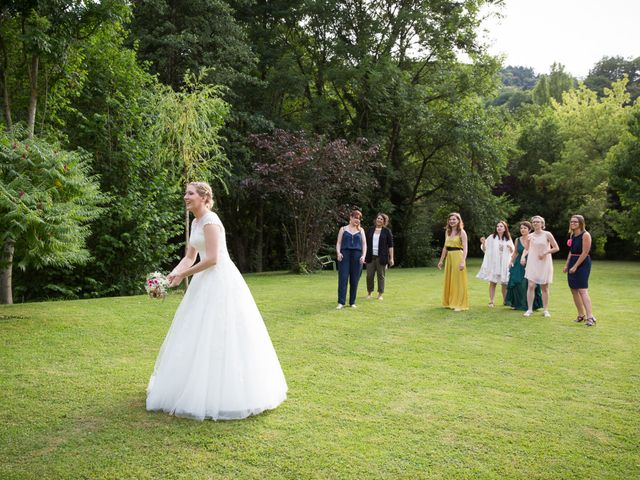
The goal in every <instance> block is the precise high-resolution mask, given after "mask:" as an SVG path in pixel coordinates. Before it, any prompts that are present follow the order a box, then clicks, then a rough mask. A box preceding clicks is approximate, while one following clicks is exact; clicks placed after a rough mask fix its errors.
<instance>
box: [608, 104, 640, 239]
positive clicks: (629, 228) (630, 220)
mask: <svg viewBox="0 0 640 480" xmlns="http://www.w3.org/2000/svg"><path fill="white" fill-rule="evenodd" d="M628 126H629V130H628V134H627V135H626V136H625V137H624V138H623V140H622V141H621V142H620V143H619V144H618V145H616V146H615V147H614V148H613V149H612V151H611V161H612V165H611V185H610V186H611V189H612V190H613V191H614V192H615V194H616V195H617V197H618V198H619V200H620V208H619V209H615V210H613V209H612V210H610V211H609V214H610V215H611V217H612V225H613V228H614V229H615V231H616V232H617V233H618V234H619V235H620V237H622V238H623V239H624V240H628V241H630V242H632V243H633V244H634V245H635V248H636V250H637V249H638V248H640V103H638V102H636V103H635V106H634V108H633V111H632V114H631V115H630V118H629V124H628Z"/></svg>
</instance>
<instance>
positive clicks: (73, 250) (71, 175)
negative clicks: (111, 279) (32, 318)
mask: <svg viewBox="0 0 640 480" xmlns="http://www.w3.org/2000/svg"><path fill="white" fill-rule="evenodd" d="M19 130H20V129H18V132H17V133H15V134H14V133H6V132H2V133H0V232H2V233H1V236H0V241H1V242H2V245H3V247H4V251H3V255H2V257H1V258H0V270H1V271H2V276H1V277H0V303H5V304H8V303H13V289H12V271H13V268H14V265H15V264H16V260H17V266H18V267H19V268H21V269H25V268H27V267H33V268H36V269H39V268H43V267H47V266H64V267H69V266H71V265H73V264H78V263H83V262H86V261H87V260H88V259H89V252H88V251H87V249H86V248H85V239H86V237H87V236H88V234H89V232H90V230H89V227H88V223H89V222H90V221H91V220H93V219H95V218H96V217H97V216H98V214H99V212H100V208H99V204H100V203H101V201H104V198H103V197H102V196H101V195H100V192H99V190H98V182H97V181H96V179H95V178H92V177H91V176H90V175H89V167H88V162H87V158H86V155H82V154H81V153H79V152H69V151H65V150H63V149H62V148H60V145H59V144H57V143H51V142H48V141H45V140H41V139H39V138H33V137H29V134H28V133H27V132H24V133H23V132H20V131H19Z"/></svg>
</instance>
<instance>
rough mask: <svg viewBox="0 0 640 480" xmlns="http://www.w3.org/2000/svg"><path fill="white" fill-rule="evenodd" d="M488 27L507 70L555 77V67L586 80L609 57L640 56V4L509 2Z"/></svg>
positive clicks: (631, 0)
mask: <svg viewBox="0 0 640 480" xmlns="http://www.w3.org/2000/svg"><path fill="white" fill-rule="evenodd" d="M500 11H501V12H502V15H503V17H502V18H501V19H496V18H495V17H494V18H489V19H487V20H486V21H485V22H484V23H483V27H484V29H485V30H487V33H485V34H484V38H485V41H486V43H487V44H488V45H490V47H489V52H490V53H491V54H493V55H500V54H504V55H506V58H505V61H504V65H513V66H524V67H532V68H533V69H534V71H535V73H536V74H540V73H549V70H550V67H551V64H552V63H553V62H558V63H562V64H563V65H564V66H565V71H567V72H568V73H570V74H571V75H573V76H575V77H578V78H584V77H586V76H587V75H588V73H589V70H590V69H591V68H593V66H594V65H595V63H596V62H597V61H599V60H600V59H602V57H604V56H609V57H612V56H622V57H624V58H629V57H632V58H636V57H640V0H505V6H504V7H503V8H502V9H501V10H500Z"/></svg>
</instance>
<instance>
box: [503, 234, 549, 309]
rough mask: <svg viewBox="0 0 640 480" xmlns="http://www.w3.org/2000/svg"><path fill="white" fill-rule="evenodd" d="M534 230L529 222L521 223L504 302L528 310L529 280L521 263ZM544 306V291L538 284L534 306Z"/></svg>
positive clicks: (535, 307)
mask: <svg viewBox="0 0 640 480" xmlns="http://www.w3.org/2000/svg"><path fill="white" fill-rule="evenodd" d="M532 230H533V226H532V225H531V223H529V222H521V223H520V238H518V239H517V240H516V241H515V244H516V248H515V250H514V251H513V255H512V256H511V269H510V270H509V284H508V285H507V296H506V298H505V301H504V304H505V305H508V306H509V307H511V308H513V309H514V310H523V311H526V310H527V308H528V306H527V285H528V283H529V282H528V281H527V279H526V278H524V268H525V267H524V265H522V264H521V263H520V258H521V257H522V252H524V246H525V245H526V243H527V240H528V238H529V233H530V232H531V231H532ZM541 307H542V292H541V291H540V285H537V286H536V291H535V297H534V300H533V308H534V310H537V309H538V308H541Z"/></svg>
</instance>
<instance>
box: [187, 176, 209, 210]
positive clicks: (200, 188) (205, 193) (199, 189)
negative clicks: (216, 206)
mask: <svg viewBox="0 0 640 480" xmlns="http://www.w3.org/2000/svg"><path fill="white" fill-rule="evenodd" d="M189 185H192V186H193V187H194V188H195V189H196V193H197V194H198V195H200V196H201V197H203V198H204V199H205V200H204V204H205V205H206V207H207V208H208V209H209V210H211V208H212V207H213V190H212V189H211V185H209V184H208V183H207V182H189Z"/></svg>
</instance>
